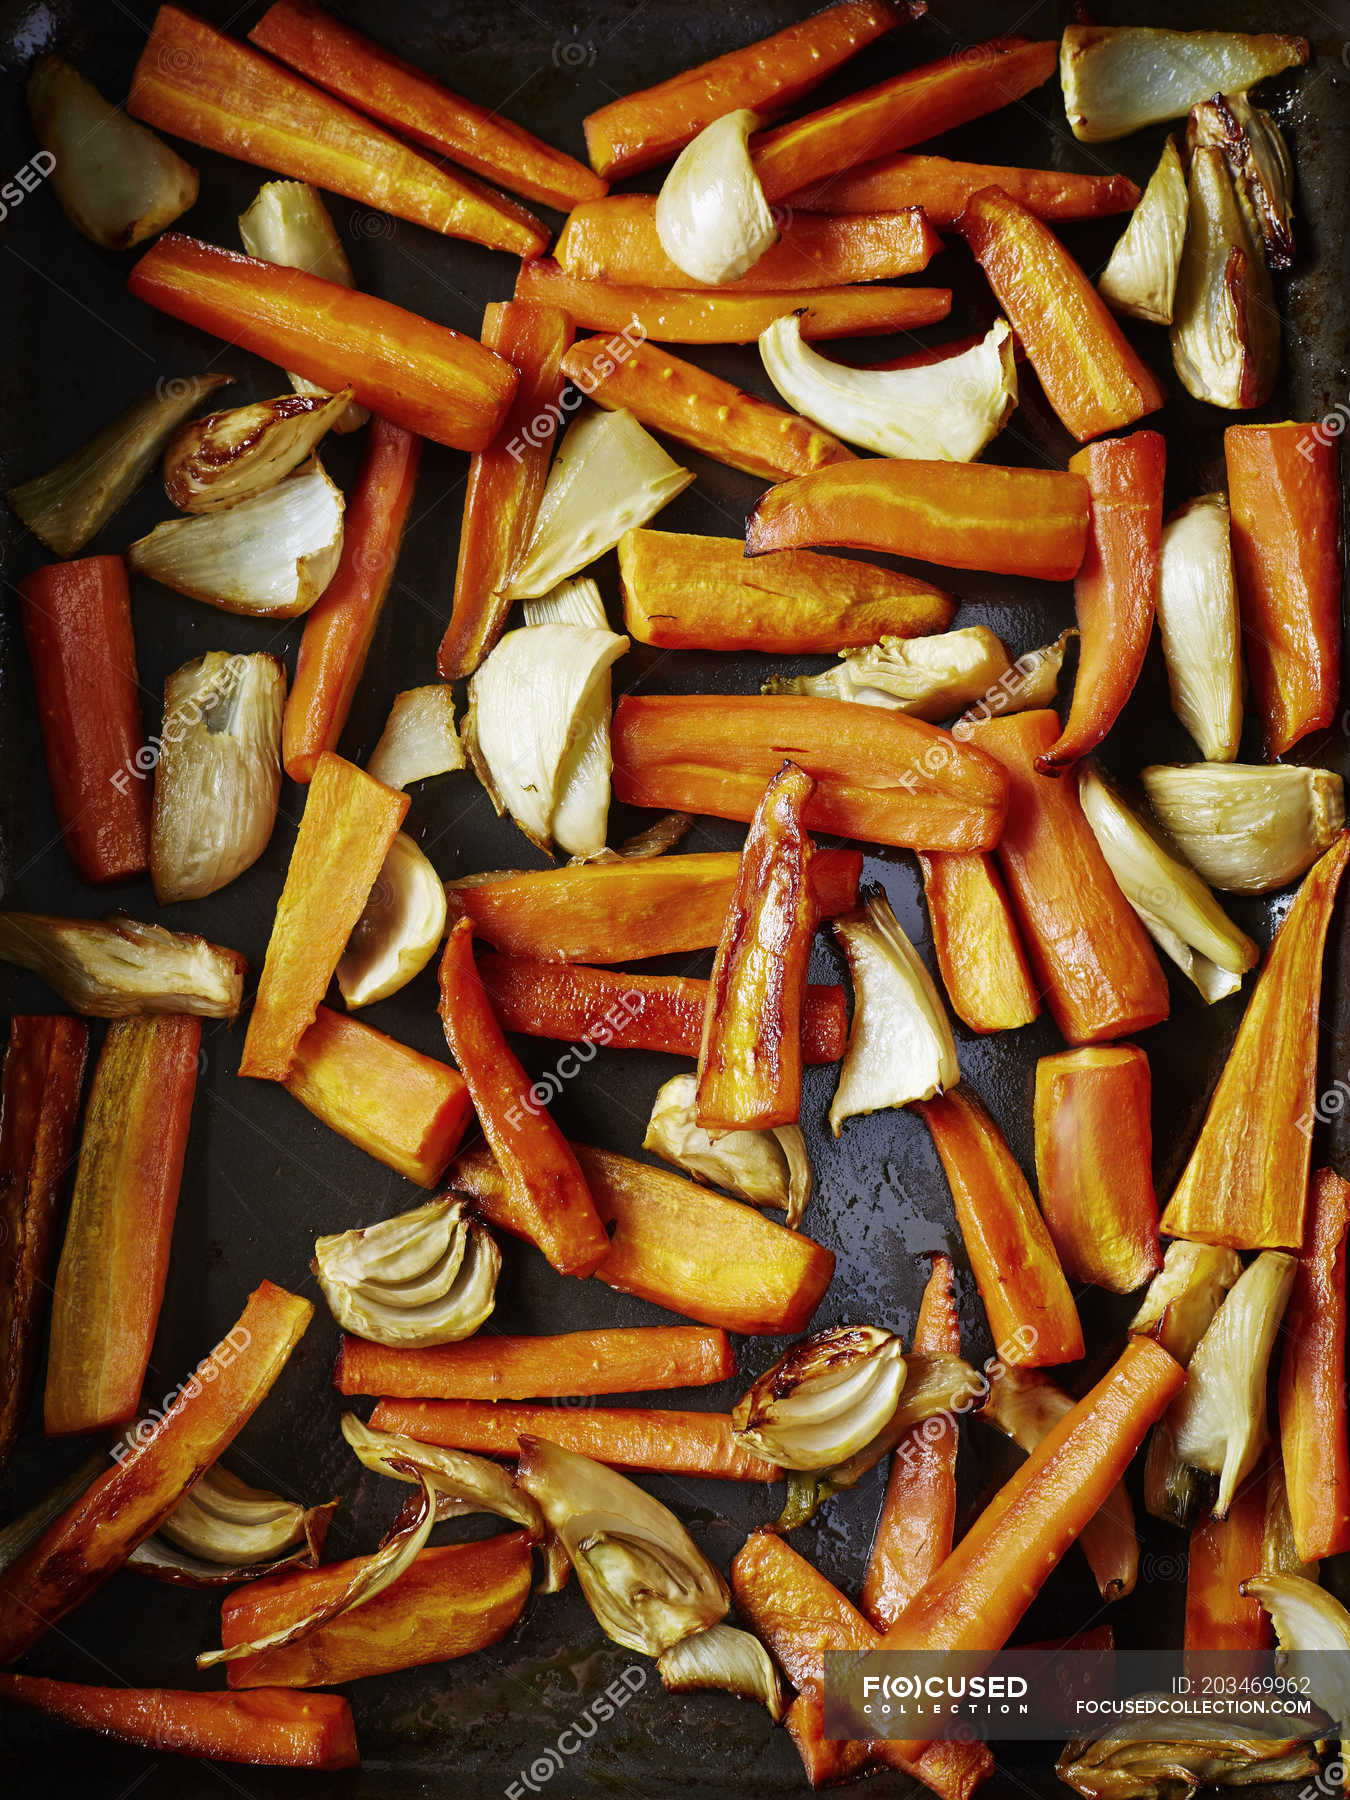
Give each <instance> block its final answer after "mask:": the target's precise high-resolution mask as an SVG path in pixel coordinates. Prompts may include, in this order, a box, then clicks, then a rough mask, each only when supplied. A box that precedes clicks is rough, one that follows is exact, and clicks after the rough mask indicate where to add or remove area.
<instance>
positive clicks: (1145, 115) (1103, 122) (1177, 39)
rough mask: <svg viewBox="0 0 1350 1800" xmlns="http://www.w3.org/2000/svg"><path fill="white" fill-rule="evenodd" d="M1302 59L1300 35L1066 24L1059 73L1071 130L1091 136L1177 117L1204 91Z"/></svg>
mask: <svg viewBox="0 0 1350 1800" xmlns="http://www.w3.org/2000/svg"><path fill="white" fill-rule="evenodd" d="M1307 60H1308V40H1307V39H1306V38H1297V37H1276V36H1273V35H1272V36H1266V37H1250V36H1244V35H1243V34H1242V33H1241V32H1236V31H1165V30H1157V29H1153V28H1151V27H1147V26H1141V25H1118V26H1111V25H1070V26H1068V27H1067V28H1066V30H1065V32H1064V37H1063V40H1062V43H1061V47H1060V59H1059V73H1060V80H1061V82H1062V83H1063V86H1064V110H1065V112H1066V113H1067V114H1068V116H1069V124H1070V126H1071V127H1072V128H1073V134H1074V136H1075V137H1076V138H1080V139H1082V140H1083V141H1084V142H1086V143H1090V144H1091V143H1101V142H1103V141H1104V140H1106V139H1108V138H1118V137H1126V136H1128V135H1129V133H1130V132H1132V131H1138V130H1139V129H1140V128H1141V127H1142V126H1144V125H1153V124H1157V123H1159V122H1160V121H1161V120H1163V119H1179V118H1181V117H1182V115H1183V114H1185V113H1188V112H1189V111H1190V110H1191V108H1192V107H1193V106H1198V105H1199V104H1200V103H1201V101H1203V100H1207V99H1209V97H1210V95H1211V94H1230V93H1239V92H1242V91H1245V90H1246V89H1247V88H1249V87H1252V86H1253V85H1254V84H1255V83H1256V82H1258V81H1264V80H1265V78H1266V77H1267V76H1269V75H1278V74H1279V73H1280V71H1281V70H1282V69H1291V68H1296V67H1297V66H1298V65H1299V64H1300V63H1305V62H1307Z"/></svg>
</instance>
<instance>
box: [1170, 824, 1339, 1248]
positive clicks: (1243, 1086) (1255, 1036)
mask: <svg viewBox="0 0 1350 1800" xmlns="http://www.w3.org/2000/svg"><path fill="white" fill-rule="evenodd" d="M1347 859H1350V832H1345V831H1343V832H1342V833H1341V834H1340V836H1339V837H1338V838H1337V839H1336V842H1335V843H1334V844H1333V845H1332V846H1331V848H1330V849H1329V850H1328V851H1326V852H1325V853H1324V854H1323V856H1322V857H1321V859H1320V860H1319V861H1318V862H1316V863H1314V864H1313V866H1312V868H1311V869H1310V870H1309V871H1308V873H1307V874H1306V875H1305V876H1304V878H1303V885H1302V886H1301V887H1300V888H1299V891H1298V895H1297V898H1296V899H1295V901H1294V904H1293V906H1292V907H1291V908H1290V910H1289V912H1288V914H1287V915H1286V917H1285V920H1284V923H1283V924H1282V925H1281V926H1280V929H1279V932H1278V934H1277V935H1276V938H1275V942H1274V943H1273V944H1272V945H1271V947H1270V950H1269V952H1268V954H1267V956H1266V961H1265V967H1264V968H1263V969H1262V970H1261V976H1260V979H1259V980H1258V982H1257V984H1256V987H1255V989H1254V990H1253V992H1252V997H1251V999H1250V1000H1249V1001H1248V1002H1247V1010H1246V1012H1245V1013H1244V1014H1243V1016H1242V1023H1241V1025H1239V1026H1238V1032H1237V1036H1236V1038H1234V1040H1233V1048H1232V1049H1231V1051H1230V1052H1229V1054H1228V1061H1227V1062H1226V1063H1225V1064H1224V1068H1223V1073H1222V1074H1221V1075H1220V1076H1219V1081H1218V1085H1217V1086H1216V1087H1215V1089H1214V1092H1213V1093H1212V1094H1211V1096H1210V1101H1209V1107H1208V1109H1207V1111H1206V1113H1205V1122H1204V1124H1203V1125H1202V1126H1201V1127H1200V1135H1199V1137H1198V1138H1197V1139H1196V1141H1195V1148H1194V1149H1193V1150H1192V1151H1191V1155H1190V1160H1189V1161H1188V1162H1187V1164H1186V1167H1185V1169H1184V1170H1183V1172H1182V1176H1181V1180H1180V1181H1179V1182H1178V1183H1177V1187H1176V1191H1175V1192H1174V1193H1173V1195H1172V1198H1171V1200H1170V1201H1169V1202H1168V1205H1167V1210H1166V1211H1165V1212H1164V1214H1163V1218H1162V1229H1163V1233H1164V1235H1165V1236H1167V1237H1188V1238H1198V1239H1199V1240H1200V1241H1201V1243H1205V1244H1230V1245H1232V1246H1233V1248H1234V1249H1237V1250H1261V1249H1266V1248H1276V1249H1291V1250H1297V1249H1298V1248H1299V1246H1300V1245H1301V1244H1302V1243H1303V1228H1304V1213H1305V1210H1306V1206H1307V1198H1308V1164H1309V1161H1310V1155H1311V1150H1312V1132H1313V1122H1314V1116H1315V1114H1314V1109H1315V1105H1316V1097H1317V1052H1318V1032H1317V1018H1318V1012H1319V1010H1320V1005H1321V996H1322V953H1323V950H1324V949H1325V947H1326V938H1327V929H1328V927H1329V926H1330V924H1331V914H1332V909H1333V908H1334V906H1335V904H1336V892H1337V889H1338V888H1339V887H1340V884H1341V877H1342V875H1343V874H1344V873H1345V865H1346V861H1347Z"/></svg>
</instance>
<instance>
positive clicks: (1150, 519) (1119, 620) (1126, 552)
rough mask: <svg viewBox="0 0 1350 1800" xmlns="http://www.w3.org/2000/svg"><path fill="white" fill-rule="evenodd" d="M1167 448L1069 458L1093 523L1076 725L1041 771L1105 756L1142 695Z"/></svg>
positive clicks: (1077, 594)
mask: <svg viewBox="0 0 1350 1800" xmlns="http://www.w3.org/2000/svg"><path fill="white" fill-rule="evenodd" d="M1166 465H1167V441H1166V439H1165V438H1164V437H1163V436H1162V435H1161V433H1159V432H1156V431H1136V432H1134V433H1133V434H1132V435H1131V436H1130V437H1127V438H1110V439H1108V440H1107V441H1106V442H1104V443H1100V444H1088V445H1087V446H1086V447H1085V448H1084V449H1082V450H1079V451H1078V452H1077V453H1076V454H1075V455H1073V456H1071V457H1070V458H1069V467H1070V469H1071V470H1072V471H1073V472H1074V473H1075V474H1076V475H1081V476H1082V477H1083V479H1084V480H1085V481H1086V482H1087V484H1088V488H1089V490H1090V492H1091V495H1092V520H1091V529H1090V531H1089V534H1088V547H1087V554H1086V555H1085V556H1084V558H1083V566H1082V568H1081V569H1080V570H1079V571H1078V574H1077V577H1076V578H1075V580H1074V584H1073V603H1074V611H1075V613H1076V614H1077V617H1078V674H1077V677H1076V678H1075V680H1074V685H1073V703H1072V705H1071V706H1070V708H1069V718H1068V722H1067V724H1066V725H1065V727H1064V730H1063V731H1062V732H1061V733H1060V735H1059V739H1058V742H1056V743H1054V744H1052V745H1051V747H1050V749H1049V750H1047V751H1046V753H1045V755H1044V756H1041V757H1038V758H1037V761H1036V767H1037V768H1038V769H1039V770H1040V772H1041V774H1042V775H1054V774H1057V773H1058V772H1059V770H1060V769H1064V768H1067V767H1068V766H1069V765H1070V764H1071V763H1074V762H1077V761H1078V759H1079V757H1082V756H1086V755H1087V754H1088V752H1089V751H1090V750H1095V749H1096V748H1097V745H1098V744H1100V743H1101V741H1102V739H1103V738H1104V737H1105V736H1106V734H1107V732H1108V731H1109V730H1110V729H1111V727H1112V726H1113V725H1114V724H1115V722H1116V720H1117V719H1118V718H1119V717H1120V713H1121V709H1122V708H1123V707H1124V705H1125V702H1126V701H1127V700H1128V699H1129V697H1130V695H1131V694H1132V693H1133V692H1134V684H1135V682H1136V681H1137V680H1138V679H1139V671H1140V670H1141V669H1142V668H1143V666H1144V654H1145V652H1146V651H1147V649H1148V640H1149V637H1150V635H1151V634H1152V631H1153V612H1154V606H1155V603H1156V600H1157V593H1158V543H1159V540H1160V538H1161V536H1162V504H1163V475H1164V472H1165V469H1166Z"/></svg>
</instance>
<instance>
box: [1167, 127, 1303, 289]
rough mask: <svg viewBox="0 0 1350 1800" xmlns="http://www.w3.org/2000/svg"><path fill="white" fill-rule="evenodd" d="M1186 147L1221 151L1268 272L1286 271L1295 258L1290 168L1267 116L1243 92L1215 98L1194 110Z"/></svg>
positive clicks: (1277, 131) (1283, 146)
mask: <svg viewBox="0 0 1350 1800" xmlns="http://www.w3.org/2000/svg"><path fill="white" fill-rule="evenodd" d="M1186 143H1187V148H1188V150H1190V151H1191V152H1192V153H1193V152H1194V151H1195V150H1196V149H1197V148H1199V147H1200V146H1202V145H1203V146H1207V147H1212V148H1214V149H1216V150H1221V151H1222V152H1223V155H1224V160H1225V162H1226V163H1227V164H1228V170H1229V173H1230V175H1231V176H1232V178H1233V185H1234V187H1235V188H1236V190H1237V196H1238V202H1239V204H1240V205H1241V207H1242V210H1243V213H1244V215H1245V217H1246V219H1247V223H1248V226H1249V227H1250V226H1251V225H1252V224H1253V223H1254V224H1255V226H1256V228H1257V232H1259V235H1260V237H1261V239H1262V241H1263V243H1264V245H1265V253H1266V261H1267V262H1268V263H1269V264H1270V266H1271V268H1272V269H1287V268H1288V267H1289V265H1290V263H1291V262H1293V260H1294V224H1293V211H1294V204H1293V196H1294V164H1293V159H1292V158H1291V157H1290V154H1289V149H1288V146H1287V145H1286V143H1285V141H1284V139H1283V137H1282V136H1281V135H1280V128H1279V126H1278V125H1277V124H1276V123H1275V121H1274V119H1273V118H1272V117H1271V116H1270V114H1269V113H1268V112H1266V111H1265V110H1264V108H1262V107H1260V106H1253V105H1252V103H1251V101H1250V99H1249V98H1248V97H1247V95H1246V94H1245V93H1226V94H1215V96H1214V98H1213V99H1212V100H1206V101H1204V103H1203V104H1202V105H1198V106H1196V107H1195V108H1193V110H1192V112H1191V116H1190V121H1189V123H1188V125H1187V129H1186ZM1253 235H1256V233H1253Z"/></svg>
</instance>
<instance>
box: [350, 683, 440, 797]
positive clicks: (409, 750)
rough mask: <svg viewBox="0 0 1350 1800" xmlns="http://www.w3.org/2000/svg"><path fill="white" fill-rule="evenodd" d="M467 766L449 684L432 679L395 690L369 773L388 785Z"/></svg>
mask: <svg viewBox="0 0 1350 1800" xmlns="http://www.w3.org/2000/svg"><path fill="white" fill-rule="evenodd" d="M464 766H465V763H464V746H463V744H461V743H460V741H459V733H458V732H457V731H456V730H455V698H454V695H453V693H452V692H451V690H450V688H449V686H448V685H447V684H446V683H445V682H443V681H434V682H432V683H431V685H430V686H429V687H418V688H405V689H404V690H403V692H402V693H401V694H395V695H394V700H393V704H392V705H391V706H390V708H389V717H388V718H387V719H386V720H385V722H384V730H383V731H382V732H381V733H380V736H379V740H378V742H377V743H376V745H375V748H374V749H373V750H372V751H371V753H370V755H369V756H368V757H367V758H366V774H367V775H373V776H374V777H375V779H376V781H382V782H383V783H384V785H385V786H386V787H396V788H406V787H409V786H411V784H412V783H413V782H414V781H426V780H428V779H429V778H430V777H431V776H432V775H448V774H449V773H450V772H451V771H452V770H454V769H462V768H463V767H464Z"/></svg>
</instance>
